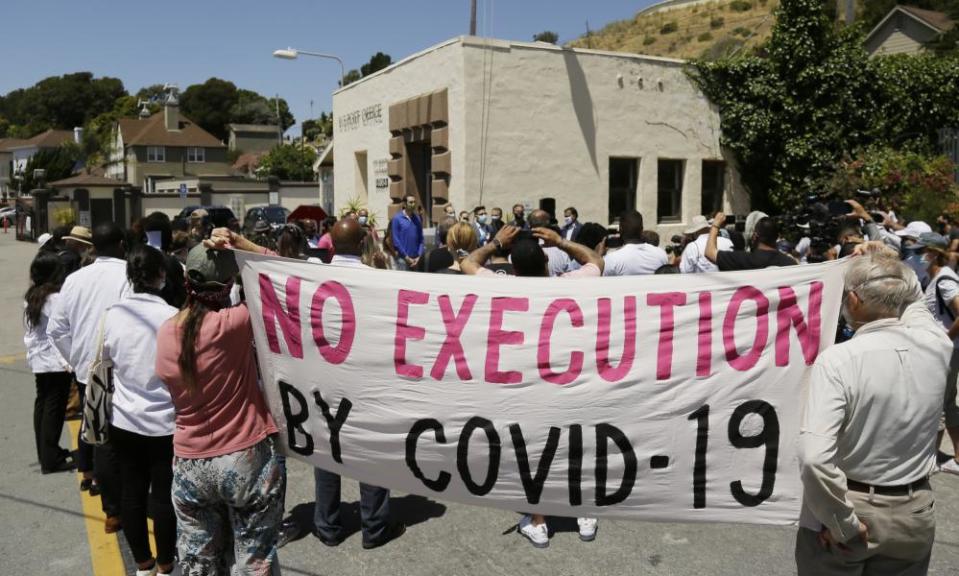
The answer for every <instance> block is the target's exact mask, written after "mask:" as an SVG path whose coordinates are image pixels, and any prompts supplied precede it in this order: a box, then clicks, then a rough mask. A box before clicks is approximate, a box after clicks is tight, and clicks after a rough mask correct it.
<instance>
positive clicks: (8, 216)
mask: <svg viewBox="0 0 959 576" xmlns="http://www.w3.org/2000/svg"><path fill="white" fill-rule="evenodd" d="M4 221H6V222H7V225H8V226H16V223H17V209H16V208H14V207H12V206H11V207H7V208H0V226H3V223H4Z"/></svg>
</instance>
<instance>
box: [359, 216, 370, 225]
mask: <svg viewBox="0 0 959 576" xmlns="http://www.w3.org/2000/svg"><path fill="white" fill-rule="evenodd" d="M367 220H368V218H367V217H366V216H360V217H359V218H357V221H359V223H360V226H366V221H367Z"/></svg>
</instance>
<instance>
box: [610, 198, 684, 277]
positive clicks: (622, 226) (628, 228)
mask: <svg viewBox="0 0 959 576" xmlns="http://www.w3.org/2000/svg"><path fill="white" fill-rule="evenodd" d="M619 234H620V237H621V238H622V242H623V246H622V247H621V248H619V249H618V250H616V251H615V252H610V253H608V254H607V255H606V258H605V262H606V268H605V270H604V272H603V275H604V276H634V275H639V274H653V273H655V272H656V270H658V269H659V268H660V267H661V266H665V265H667V264H669V257H668V256H667V255H666V252H665V251H664V250H663V249H662V248H659V247H658V246H650V245H649V244H646V243H645V242H644V241H643V216H642V214H640V213H639V212H636V211H635V210H633V211H631V212H625V213H623V215H622V216H620V219H619Z"/></svg>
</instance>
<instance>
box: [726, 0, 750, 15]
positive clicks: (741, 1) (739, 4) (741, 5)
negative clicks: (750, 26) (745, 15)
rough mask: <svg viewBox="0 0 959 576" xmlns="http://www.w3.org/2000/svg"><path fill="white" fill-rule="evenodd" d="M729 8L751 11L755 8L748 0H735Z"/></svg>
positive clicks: (734, 10) (738, 10)
mask: <svg viewBox="0 0 959 576" xmlns="http://www.w3.org/2000/svg"><path fill="white" fill-rule="evenodd" d="M729 9H730V10H732V11H733V12H749V11H750V10H752V9H753V5H752V4H750V3H749V2H747V1H746V0H733V1H732V2H730V3H729Z"/></svg>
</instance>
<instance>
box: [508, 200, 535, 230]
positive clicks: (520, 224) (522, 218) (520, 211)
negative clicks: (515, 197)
mask: <svg viewBox="0 0 959 576" xmlns="http://www.w3.org/2000/svg"><path fill="white" fill-rule="evenodd" d="M510 224H511V225H513V226H515V227H517V228H520V229H522V230H529V229H530V224H529V222H527V221H526V207H525V206H523V205H522V204H513V219H512V220H511V221H510Z"/></svg>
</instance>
